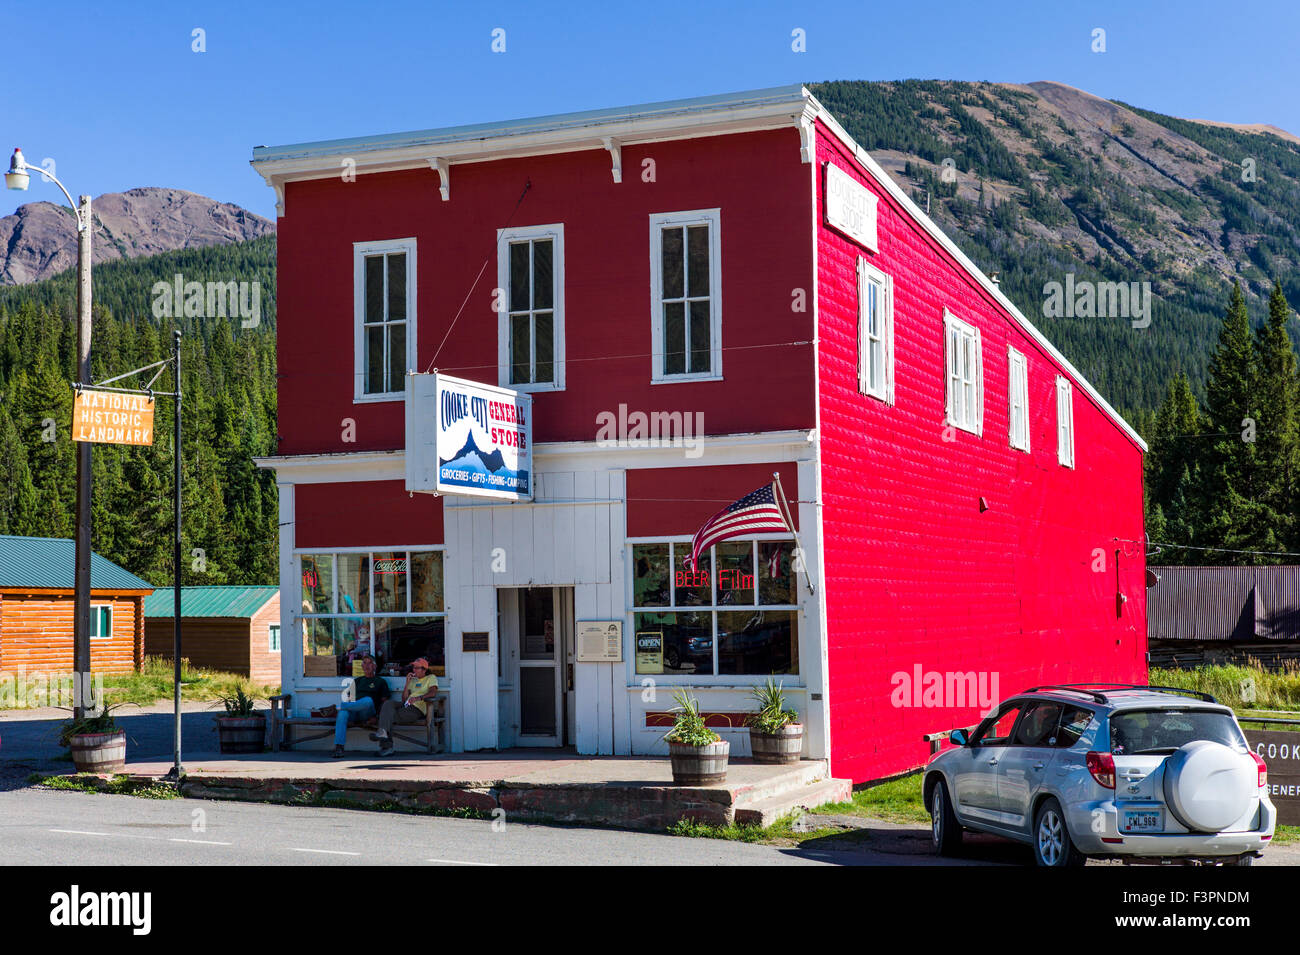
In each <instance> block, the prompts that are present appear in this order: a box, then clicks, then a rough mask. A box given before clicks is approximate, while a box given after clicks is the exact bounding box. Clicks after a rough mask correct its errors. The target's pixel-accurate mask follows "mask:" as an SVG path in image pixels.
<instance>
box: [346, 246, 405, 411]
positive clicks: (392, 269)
mask: <svg viewBox="0 0 1300 955" xmlns="http://www.w3.org/2000/svg"><path fill="white" fill-rule="evenodd" d="M352 249H353V252H352V254H353V258H354V268H355V271H354V276H353V287H354V290H355V299H356V301H355V310H356V339H355V377H356V390H355V393H354V395H353V397H354V398H355V400H357V401H376V400H378V401H393V400H396V399H399V398H401V397H402V396H403V395H404V393H405V390H406V371H407V369H408V368H413V367H414V366H415V321H414V319H415V240H414V239H394V240H391V241H387V242H357V243H354V244H353V247H352Z"/></svg>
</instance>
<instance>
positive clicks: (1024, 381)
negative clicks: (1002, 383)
mask: <svg viewBox="0 0 1300 955" xmlns="http://www.w3.org/2000/svg"><path fill="white" fill-rule="evenodd" d="M1007 404H1008V408H1007V419H1008V421H1009V423H1010V430H1011V446H1012V447H1013V448H1019V449H1020V450H1021V451H1028V450H1029V366H1028V364H1027V363H1026V362H1025V356H1024V355H1022V354H1021V353H1020V352H1018V351H1016V350H1015V349H1014V348H1011V347H1009V346H1008V348H1007Z"/></svg>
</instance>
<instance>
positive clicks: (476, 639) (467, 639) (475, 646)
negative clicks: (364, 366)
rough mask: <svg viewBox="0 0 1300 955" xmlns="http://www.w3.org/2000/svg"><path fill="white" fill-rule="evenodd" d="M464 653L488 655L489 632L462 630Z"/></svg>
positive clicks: (461, 642)
mask: <svg viewBox="0 0 1300 955" xmlns="http://www.w3.org/2000/svg"><path fill="white" fill-rule="evenodd" d="M460 650H461V652H462V653H487V652H488V632H487V631H486V630H462V631H461V634H460Z"/></svg>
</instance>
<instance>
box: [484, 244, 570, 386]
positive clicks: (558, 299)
mask: <svg viewBox="0 0 1300 955" xmlns="http://www.w3.org/2000/svg"><path fill="white" fill-rule="evenodd" d="M529 239H550V240H551V241H552V248H553V250H554V257H553V260H552V271H551V275H552V277H553V280H554V282H555V295H554V301H553V302H552V307H551V309H550V312H551V331H552V334H554V336H555V344H554V349H553V351H552V356H551V357H552V364H553V368H554V374H553V377H554V379H555V380H554V381H544V382H540V383H537V384H519V385H512V384H511V383H510V243H512V242H521V241H524V240H529ZM528 269H529V277H530V278H529V281H530V282H531V281H532V278H531V277H532V260H531V259H530V260H529V263H528ZM497 288H498V289H500V290H501V291H500V293H499V294H500V296H501V299H500V301H501V311H500V313H499V314H498V318H497V382H498V384H500V386H501V387H502V388H511V389H513V390H515V391H563V390H564V224H563V223H558V222H557V223H553V224H551V225H537V226H522V227H520V228H515V229H498V230H497ZM530 304H531V303H530ZM543 311H545V310H543ZM530 314H531V310H530ZM535 351H536V349H534V352H535ZM529 361H530V365H531V364H535V363H536V354H533V355H531V356H530V357H529ZM530 373H531V369H530Z"/></svg>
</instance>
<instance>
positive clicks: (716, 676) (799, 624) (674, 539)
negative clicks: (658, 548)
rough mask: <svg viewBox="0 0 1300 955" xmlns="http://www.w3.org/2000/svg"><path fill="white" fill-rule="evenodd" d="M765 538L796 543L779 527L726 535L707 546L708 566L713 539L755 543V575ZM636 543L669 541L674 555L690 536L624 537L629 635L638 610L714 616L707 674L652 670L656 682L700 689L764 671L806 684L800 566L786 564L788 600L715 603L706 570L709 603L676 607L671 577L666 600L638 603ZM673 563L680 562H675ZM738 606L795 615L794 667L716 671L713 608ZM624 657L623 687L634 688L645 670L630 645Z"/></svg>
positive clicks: (754, 678)
mask: <svg viewBox="0 0 1300 955" xmlns="http://www.w3.org/2000/svg"><path fill="white" fill-rule="evenodd" d="M770 543H776V544H791V545H794V544H796V541H795V540H794V538H793V537H791V536H790V535H789V534H785V533H780V532H775V533H771V534H746V535H745V536H744V537H739V538H732V539H730V540H726V541H718V542H717V544H714V545H712V546H711V547H710V548H709V550H708V555H709V566H710V567H713V568H716V567H717V563H716V560H717V546H718V544H750V545H751V547H753V548H754V551H753V553H754V567H755V575H757V574H758V569H757V568H758V545H759V544H770ZM637 544H668V545H670V546H671V547H672V550H670V553H671V554H673V555H674V558H673V559H675V557H676V555H678V554H680V553H682V550H679V548H684V549H686V550H687V551H689V548H690V546H691V542H690V539H689V538H686V537H683V536H682V535H680V534H675V535H668V536H654V537H629V538H628V539H627V542H626V550H625V551H624V553H625V554H626V559H625V566H626V567H627V569H628V572H627V575H626V577H627V580H626V593H625V599H626V601H627V603H626V610H625V613H624V624H623V632H624V634H628V635H631V639H632V640H633V641H635V639H636V615H637V614H638V613H687V612H693V611H697V612H700V613H707V614H710V615H711V616H712V620H713V622H712V628H713V629H712V635H713V663H714V672H713V673H712V674H699V675H696V674H691V673H662V674H656V675H655V682H657V683H658V684H660V685H661V686H691V687H698V688H699V689H700V690H718V689H725V688H728V687H753V686H759V685H761V684H763V683H765V682H766V681H767V680H768V678H769V677H771V676H775V677H776V679H777V680H778V681H782V682H784V685H785V686H787V687H790V688H794V689H804V688H806V686H807V684H806V683H805V682H804V681H805V680H806V679H807V673H806V671H805V669H804V665H803V663H802V661H804V660H805V659H806V656H805V649H806V648H805V645H804V628H805V623H804V620H805V616H804V613H803V606H804V604H803V592H802V589H801V586H800V584H799V574H800V573H802V572H801V571H795V570H794V569H793V568H792V569H791V575H792V578H793V583H794V603H791V604H764V603H757V602H756V603H754V604H738V605H737V604H719V603H718V597H717V593H718V587H717V578H716V575H715V574H710V581H709V589H710V593H711V594H712V597H711V600H710V603H709V604H708V605H695V604H692V605H691V606H689V607H678V606H677V603H676V601H677V592H676V590H675V588H674V587H673V585H672V584H671V583H670V584H669V588H668V592H669V595H670V596H669V602H668V605H667V606H666V607H638V606H637V604H636V595H635V589H636V562H635V560H633V556H632V555H633V554H634V553H635V550H634V548H635V545H637ZM671 562H672V559H670V564H671ZM678 566H680V564H679V565H678ZM757 599H758V589H757V579H756V580H755V601H757ZM741 610H781V611H794V612H795V618H794V620H795V626H796V628H797V636H796V640H797V641H798V645H799V659H800V661H801V664H800V672H799V673H778V674H766V675H760V674H756V673H718V672H717V670H718V614H719V613H720V612H723V613H725V612H731V611H741ZM625 645H626V643H625ZM624 657H625V663H624V666H625V667H626V668H627V669H626V672H627V679H628V684H627V685H628V687H637V688H639V687H640V681H641V680H643V679H644V678H645V676H646V675H645V674H639V673H637V672H636V652H635V649H633V651H632V652H628V653H625V654H624Z"/></svg>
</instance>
